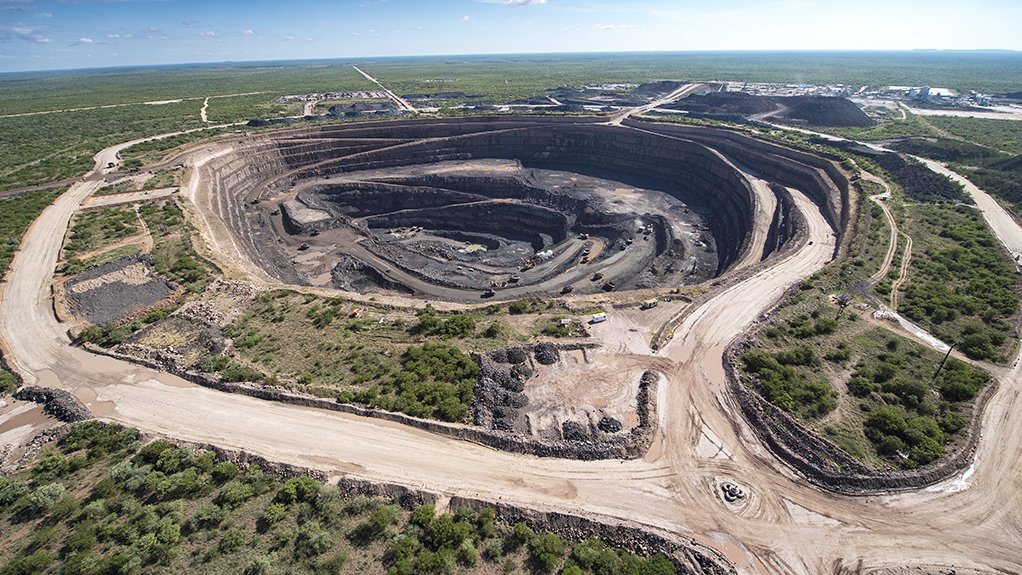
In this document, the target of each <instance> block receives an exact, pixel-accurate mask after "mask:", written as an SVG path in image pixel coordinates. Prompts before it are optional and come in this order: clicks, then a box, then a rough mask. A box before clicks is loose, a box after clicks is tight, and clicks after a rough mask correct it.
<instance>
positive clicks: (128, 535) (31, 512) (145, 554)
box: [0, 422, 676, 575]
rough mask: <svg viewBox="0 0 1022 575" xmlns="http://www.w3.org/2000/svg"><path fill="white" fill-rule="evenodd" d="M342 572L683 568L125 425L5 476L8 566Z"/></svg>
mask: <svg viewBox="0 0 1022 575" xmlns="http://www.w3.org/2000/svg"><path fill="white" fill-rule="evenodd" d="M343 572H357V573H388V574H389V575H412V574H413V573H423V574H425V573H430V574H434V573H435V574H448V575H453V574H454V573H480V574H483V573H485V574H493V573H498V572H502V573H505V574H510V573H521V572H532V573H537V574H549V573H554V572H563V573H574V574H577V575H581V574H587V573H591V574H601V575H603V574H607V575H616V574H622V575H624V574H630V575H631V574H635V575H673V574H674V573H676V568H675V565H674V564H673V563H672V562H671V561H670V560H669V559H667V558H666V557H664V556H663V555H653V556H651V557H649V558H640V557H637V556H635V555H633V554H632V553H630V552H628V551H626V550H622V549H615V548H612V547H610V546H608V545H606V544H605V543H603V542H602V541H600V540H597V539H587V540H585V541H582V542H579V543H570V542H567V541H565V540H564V539H562V538H561V537H560V536H558V535H556V534H554V533H549V532H539V533H537V532H535V531H533V530H532V529H531V528H529V527H528V526H527V525H525V524H524V523H519V524H516V525H513V526H508V525H500V524H497V523H496V521H495V513H494V510H493V509H483V510H481V511H478V512H476V511H471V510H468V509H453V510H452V512H451V514H437V513H436V512H435V511H434V508H433V506H432V505H422V506H419V507H415V508H414V509H405V508H402V507H401V506H400V505H399V502H398V501H397V500H395V499H393V498H387V497H364V496H355V495H350V494H345V493H342V492H340V491H339V490H338V489H337V488H336V487H332V486H326V485H323V484H321V483H319V482H317V481H315V480H313V479H311V478H309V477H305V476H299V477H295V478H292V479H288V480H287V481H281V480H279V479H277V478H276V477H274V476H271V475H269V474H267V473H266V472H264V470H263V469H261V468H260V467H258V466H251V467H248V468H244V467H239V466H238V465H235V464H234V463H231V462H229V461H217V459H216V458H215V457H214V454H213V453H212V452H209V451H194V450H192V449H186V448H179V447H175V446H174V445H171V444H170V443H168V442H166V441H155V442H152V443H149V444H147V445H142V444H141V443H140V442H139V440H138V433H137V432H136V431H135V430H133V429H129V428H124V427H121V426H118V425H103V424H99V423H96V422H85V423H80V424H76V425H74V426H73V427H71V430H70V431H69V432H68V433H67V435H65V436H64V437H63V438H62V439H61V440H60V441H59V443H58V444H57V445H55V446H52V447H48V448H46V449H45V450H44V451H43V453H42V455H41V457H40V459H39V461H37V462H36V463H35V464H34V465H32V466H30V467H29V468H27V469H24V470H21V471H19V472H17V473H15V474H14V475H11V476H8V477H0V574H3V575H23V574H36V573H62V574H68V575H70V574H94V575H107V574H110V575H115V574H128V573H189V574H203V575H205V574H209V575H214V574H221V573H240V574H244V575H267V574H270V573H294V574H305V573H309V574H316V575H320V574H338V573H343Z"/></svg>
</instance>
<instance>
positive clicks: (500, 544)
mask: <svg viewBox="0 0 1022 575" xmlns="http://www.w3.org/2000/svg"><path fill="white" fill-rule="evenodd" d="M503 556H504V540H503V539H499V538H498V539H492V540H490V542H489V543H487V544H486V547H485V548H484V549H483V557H485V558H486V560H487V561H492V562H494V563H496V562H497V560H498V559H500V558H501V557H503Z"/></svg>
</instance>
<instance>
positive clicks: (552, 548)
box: [529, 533, 567, 573]
mask: <svg viewBox="0 0 1022 575" xmlns="http://www.w3.org/2000/svg"><path fill="white" fill-rule="evenodd" d="M566 547H567V546H566V545H565V543H564V539H561V538H560V537H559V536H558V535H555V534H553V533H544V534H542V535H537V536H535V537H533V538H532V540H531V541H529V555H530V556H531V557H532V560H533V562H535V564H536V566H537V567H538V568H539V570H540V571H541V572H543V573H553V572H554V570H555V569H556V568H557V566H558V565H559V564H560V562H561V557H563V556H564V551H565V549H566Z"/></svg>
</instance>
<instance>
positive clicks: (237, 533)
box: [217, 528, 245, 555]
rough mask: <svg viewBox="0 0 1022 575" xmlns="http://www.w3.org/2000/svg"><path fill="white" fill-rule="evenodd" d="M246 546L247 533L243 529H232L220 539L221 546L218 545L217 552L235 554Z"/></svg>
mask: <svg viewBox="0 0 1022 575" xmlns="http://www.w3.org/2000/svg"><path fill="white" fill-rule="evenodd" d="M244 544H245V532H244V531H242V530H241V529H237V528H235V529H230V530H228V531H227V533H224V536H223V537H222V538H221V539H220V544H219V545H217V551H219V552H221V553H223V554H225V555H226V554H229V553H234V552H235V551H237V550H238V549H241V547H242V545H244Z"/></svg>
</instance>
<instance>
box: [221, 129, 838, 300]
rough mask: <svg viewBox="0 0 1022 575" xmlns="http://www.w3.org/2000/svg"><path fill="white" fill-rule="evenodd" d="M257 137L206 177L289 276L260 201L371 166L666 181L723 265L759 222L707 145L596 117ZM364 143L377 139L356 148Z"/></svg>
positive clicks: (648, 183)
mask: <svg viewBox="0 0 1022 575" xmlns="http://www.w3.org/2000/svg"><path fill="white" fill-rule="evenodd" d="M569 120H570V121H569ZM480 130H487V131H481V132H480ZM302 138H304V140H302ZM415 138H425V139H419V140H414V139H415ZM303 142H304V143H303ZM253 144H254V145H253ZM253 144H239V147H238V148H237V149H236V151H235V153H234V154H231V155H230V156H226V157H224V158H220V159H216V160H213V161H212V162H210V163H209V164H207V167H206V169H205V170H204V174H203V178H204V179H209V180H211V181H213V182H215V183H214V184H213V185H214V194H217V195H220V196H222V197H221V198H220V199H218V200H217V201H216V202H217V205H216V206H215V209H217V210H218V211H219V212H220V213H221V217H223V218H224V219H225V221H227V222H229V225H231V227H233V228H235V230H236V231H237V235H239V236H241V238H240V239H241V243H242V244H243V246H244V247H245V249H246V250H248V251H249V252H250V253H251V254H253V255H258V256H259V257H258V258H253V259H254V260H255V261H260V262H266V264H267V267H268V268H269V269H268V270H267V271H269V272H270V273H272V274H274V275H277V277H278V278H280V279H282V280H283V281H288V280H289V279H290V280H292V281H296V282H297V281H298V278H296V277H294V273H293V271H289V270H288V269H287V268H288V266H287V265H286V261H287V257H286V255H285V254H283V253H282V252H280V248H279V247H276V243H277V242H276V241H275V240H274V238H273V237H272V231H271V230H270V229H269V221H268V218H267V217H266V216H265V215H263V214H260V213H258V210H257V209H256V207H255V206H253V205H252V204H251V202H252V200H254V199H257V198H260V197H269V196H272V195H274V194H276V193H278V192H283V191H287V190H289V189H290V188H291V186H292V185H294V184H296V183H298V182H300V181H304V180H311V179H315V178H322V177H324V176H330V175H333V174H342V173H348V172H354V171H358V170H366V169H376V168H387V167H395V166H407V165H414V164H422V163H434V162H439V161H444V160H468V159H478V158H490V159H512V160H519V161H521V162H522V163H523V164H524V165H525V166H526V167H535V168H545V169H558V170H568V171H573V172H577V173H581V174H585V175H590V176H595V177H602V178H607V179H614V180H617V181H622V182H624V183H626V184H629V185H634V186H637V187H646V188H653V189H660V190H663V191H665V192H667V193H669V194H671V195H674V196H675V197H677V198H679V199H680V200H681V201H683V202H685V203H686V204H689V205H690V206H691V207H692V209H693V210H695V211H697V212H698V213H700V214H701V215H703V217H704V218H706V220H707V222H708V225H709V226H710V231H711V233H712V234H713V235H714V236H715V238H716V239H717V241H716V244H717V251H718V270H717V272H718V273H720V272H721V271H723V270H725V269H727V267H728V266H730V265H731V264H732V263H733V262H735V261H736V260H737V259H738V258H739V257H740V256H741V254H742V253H743V251H744V250H745V249H746V248H747V242H748V230H749V229H750V228H751V226H752V224H753V219H752V217H753V216H752V213H753V193H752V190H751V188H750V186H749V184H748V182H747V181H745V179H744V178H743V177H742V176H741V174H740V173H739V172H738V171H737V170H735V169H734V167H733V166H732V165H730V164H729V163H728V162H725V161H722V160H721V158H720V157H719V156H718V155H717V154H716V153H714V152H713V151H712V150H710V149H708V148H707V147H706V146H705V145H703V144H702V143H698V142H694V141H686V140H682V139H676V138H663V137H659V136H658V135H655V134H648V133H643V132H640V131H638V130H628V129H624V128H614V127H609V126H596V125H593V124H592V122H591V121H589V120H579V119H576V118H558V119H551V118H544V119H542V120H538V119H533V118H515V117H509V118H499V119H478V120H477V119H472V120H466V119H455V120H422V121H417V122H414V121H413V122H387V123H380V124H372V125H365V126H363V125H336V126H318V127H316V128H314V129H311V130H305V131H303V132H294V131H289V132H285V133H280V134H268V135H267V136H265V139H264V140H261V141H259V142H254V143H253ZM364 145H365V146H368V145H373V146H377V147H376V148H375V149H373V150H371V151H356V150H359V149H361V147H362V146H364ZM352 152H354V153H352ZM284 166H287V167H286V168H285V167H284ZM272 174H276V175H275V176H273V175H272ZM268 176H269V177H268ZM803 184H804V183H803ZM820 186H821V187H826V186H824V185H823V184H822V183H821V184H820ZM803 187H805V186H803ZM825 194H826V192H825V191H821V192H820V194H819V195H821V196H823V195H825ZM254 211H255V212H257V213H252V212H254ZM275 251H276V252H277V253H276V254H274V253H273V252H275ZM275 262H276V263H275Z"/></svg>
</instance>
